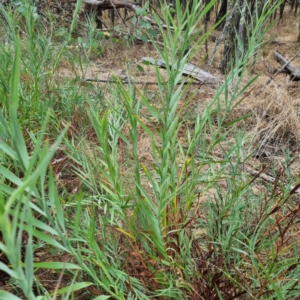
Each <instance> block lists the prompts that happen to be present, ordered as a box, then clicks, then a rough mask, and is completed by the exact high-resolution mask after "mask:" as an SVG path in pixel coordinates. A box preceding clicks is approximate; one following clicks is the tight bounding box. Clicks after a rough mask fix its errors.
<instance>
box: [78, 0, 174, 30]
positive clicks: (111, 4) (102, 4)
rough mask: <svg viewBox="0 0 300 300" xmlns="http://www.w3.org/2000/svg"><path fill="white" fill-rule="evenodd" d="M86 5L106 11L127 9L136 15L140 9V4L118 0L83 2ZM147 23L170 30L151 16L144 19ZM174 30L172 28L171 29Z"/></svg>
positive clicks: (86, 0) (87, 0)
mask: <svg viewBox="0 0 300 300" xmlns="http://www.w3.org/2000/svg"><path fill="white" fill-rule="evenodd" d="M82 2H83V3H84V4H87V5H92V6H97V7H98V8H100V9H101V10H106V9H116V8H127V9H128V10H131V11H133V12H134V13H135V14H136V11H137V10H138V9H139V8H140V7H139V4H138V3H136V2H127V1H116V0H103V1H97V0H83V1H82ZM142 18H143V19H144V20H145V21H147V22H149V23H150V24H151V25H152V26H158V27H159V26H161V27H163V28H165V29H166V28H168V27H167V25H165V24H163V23H162V22H161V23H160V24H157V22H156V21H155V20H154V19H153V18H152V17H150V16H145V17H142ZM171 29H172V28H171Z"/></svg>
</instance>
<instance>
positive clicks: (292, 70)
mask: <svg viewBox="0 0 300 300" xmlns="http://www.w3.org/2000/svg"><path fill="white" fill-rule="evenodd" d="M275 59H276V60H277V61H278V62H279V63H280V64H281V65H282V66H283V69H282V71H284V72H286V73H288V74H289V75H290V78H291V80H292V81H299V80H300V68H297V67H295V66H294V65H292V64H291V63H290V61H288V60H287V59H285V58H284V57H283V56H282V55H281V54H280V53H278V52H275Z"/></svg>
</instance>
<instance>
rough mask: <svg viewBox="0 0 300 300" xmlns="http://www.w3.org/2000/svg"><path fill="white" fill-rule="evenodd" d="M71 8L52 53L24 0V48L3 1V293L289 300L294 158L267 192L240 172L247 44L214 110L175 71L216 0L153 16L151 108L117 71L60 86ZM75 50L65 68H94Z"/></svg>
mask: <svg viewBox="0 0 300 300" xmlns="http://www.w3.org/2000/svg"><path fill="white" fill-rule="evenodd" d="M80 4H81V3H80V1H79V2H78V3H77V6H76V9H75V12H74V18H73V22H72V24H71V28H70V31H69V34H68V36H67V38H66V41H65V43H63V44H62V45H61V44H59V43H58V42H56V41H55V39H53V36H52V34H49V35H47V34H45V36H42V34H41V33H42V32H41V31H39V30H38V25H39V23H38V22H39V21H38V20H35V19H34V16H35V15H34V12H35V11H34V10H32V6H31V5H30V4H29V2H26V5H25V11H24V10H21V12H23V14H24V15H23V16H21V17H20V20H25V21H26V22H25V23H26V25H23V26H25V27H24V30H25V32H26V33H27V35H26V36H25V37H23V38H22V39H20V38H19V37H18V34H16V26H15V25H16V24H15V22H18V21H13V20H12V18H11V16H10V14H13V13H15V14H17V12H13V11H11V12H7V10H5V9H4V8H2V16H5V20H6V24H7V32H8V33H9V34H10V36H11V43H12V44H13V47H12V49H13V51H12V52H13V53H10V52H9V51H6V52H4V53H6V54H5V57H4V58H5V60H6V61H4V62H1V70H2V71H0V76H1V78H0V79H1V80H0V82H1V90H0V92H1V95H2V96H3V97H2V98H1V99H3V102H2V103H1V104H2V107H3V112H2V113H1V115H0V121H1V125H2V129H1V130H2V132H1V136H2V137H3V138H2V139H0V148H1V167H0V174H1V182H0V184H1V189H0V190H1V193H0V200H1V201H0V214H1V217H0V230H1V240H0V249H1V257H0V259H1V262H0V271H1V272H2V273H1V274H2V275H3V277H5V278H6V280H5V282H6V283H8V282H9V279H10V285H8V284H7V285H6V286H5V288H4V289H3V290H1V291H0V298H1V297H2V299H8V298H11V299H21V298H24V297H25V298H28V299H56V298H58V297H61V299H70V298H71V299H73V298H75V297H79V298H80V299H109V298H111V299H150V298H157V299H172V298H174V299H234V298H239V299H251V298H253V299H258V298H259V299H272V298H276V299H296V297H297V295H298V294H299V279H298V278H299V267H298V261H299V249H298V246H297V245H298V242H299V234H298V228H297V218H298V211H299V204H298V203H297V202H296V200H297V199H296V196H295V195H296V193H297V191H298V185H296V186H292V185H291V182H292V175H291V172H290V169H289V168H290V165H291V159H290V156H289V155H287V156H286V167H285V168H283V169H282V170H273V171H272V172H273V174H272V175H273V177H274V178H275V179H274V181H273V183H272V184H268V183H265V182H262V181H261V179H260V177H261V176H260V175H261V174H262V173H258V174H257V175H256V176H255V177H254V178H253V177H251V176H248V175H247V173H245V171H244V170H245V168H246V167H247V164H249V163H250V161H251V145H249V143H248V140H249V138H248V137H247V135H246V133H245V132H238V131H237V128H238V127H237V124H238V122H239V121H240V120H241V119H243V118H245V117H242V118H238V119H232V117H231V113H232V111H233V109H234V108H235V106H237V105H238V103H240V102H241V99H242V98H243V97H244V94H245V91H247V90H248V88H249V87H250V86H251V84H252V83H253V80H254V79H250V80H247V81H246V80H245V77H244V76H246V75H245V72H241V70H242V68H243V66H245V65H246V63H247V62H248V61H249V59H250V58H251V57H252V56H253V55H254V54H255V53H256V43H257V36H255V37H253V39H251V37H250V39H249V47H248V49H247V51H245V53H244V55H243V58H242V59H240V60H237V61H236V62H235V64H234V65H233V68H232V71H231V72H230V74H229V75H228V76H227V77H226V79H225V82H224V83H223V84H222V85H221V86H220V87H218V89H217V91H216V93H215V96H214V97H213V98H212V99H211V101H210V102H209V103H208V104H206V106H205V107H203V106H201V105H200V104H198V103H196V104H195V103H193V102H194V101H195V96H196V95H197V94H196V92H197V91H193V92H192V93H191V92H190V90H191V86H189V85H185V84H184V82H183V76H182V68H183V65H184V64H185V63H188V62H189V61H190V60H191V58H192V57H193V51H194V50H193V49H197V48H200V47H201V45H202V44H203V43H204V42H205V39H206V38H207V37H206V36H200V37H199V35H197V34H195V32H197V30H198V28H199V27H200V26H201V21H202V20H203V17H204V16H205V14H206V13H207V12H208V10H209V9H210V7H211V6H212V5H213V2H211V3H210V4H209V5H208V6H206V7H203V5H202V3H199V2H197V1H193V2H192V4H191V5H192V6H191V7H190V9H189V8H187V9H186V10H185V11H184V12H182V10H181V8H180V3H179V1H176V5H175V11H172V10H163V11H164V20H165V22H166V24H167V29H166V30H165V28H164V27H163V26H162V25H160V27H159V29H158V31H159V33H160V34H161V36H162V42H160V43H158V42H157V40H156V36H154V35H152V36H151V35H150V36H149V39H150V40H151V41H152V44H153V46H154V48H155V49H156V51H157V52H158V53H159V55H160V56H161V58H163V59H164V60H165V62H166V74H167V79H165V78H164V77H163V76H162V74H161V73H160V71H159V69H158V68H156V69H155V74H156V80H157V83H158V90H155V91H154V97H153V98H151V99H149V97H148V95H149V91H145V90H144V89H142V88H139V87H138V86H136V85H134V84H133V83H130V82H129V84H128V85H126V86H125V85H124V83H123V82H122V81H121V80H120V79H118V78H117V77H116V78H115V81H116V83H115V85H113V86H111V87H108V88H103V87H102V86H101V85H100V84H87V83H82V82H81V81H80V80H79V79H78V78H73V79H69V80H67V79H64V80H61V81H59V76H58V69H59V66H60V64H61V63H62V62H63V61H64V59H66V57H68V56H67V53H70V52H68V51H70V49H71V48H68V47H69V46H70V45H72V33H73V32H74V30H75V28H76V23H77V14H78V11H79V7H80ZM26 9H27V10H26ZM199 11H201V13H200V14H199V13H198V12H199ZM174 12H175V14H174ZM174 15H176V21H175V20H174ZM35 22H36V23H35ZM157 23H158V24H161V23H160V22H159V19H158V18H157ZM260 25H261V24H258V25H257V26H260ZM18 26H21V23H18ZM21 28H23V27H21ZM36 28H37V29H36ZM35 29H36V30H35ZM46 33H47V32H46ZM261 38H262V37H261ZM91 39H92V38H91ZM46 41H47V42H46ZM80 41H82V40H80ZM40 43H41V44H40ZM43 43H44V44H43ZM42 44H43V45H44V46H42ZM91 45H93V43H92V44H91ZM190 46H193V48H192V50H190V49H191V48H190ZM83 50H84V55H86V56H85V59H84V60H83V59H81V58H80V59H79V57H78V56H76V55H75V54H76V52H74V53H75V54H74V56H73V62H72V65H73V67H74V68H76V67H78V68H80V69H81V71H82V73H83V74H85V73H84V72H83V70H89V65H90V64H91V63H92V61H91V60H90V59H91V57H89V56H88V52H87V51H85V50H86V49H83ZM23 51H24V52H23ZM26 51H27V52H26ZM22 53H31V55H29V56H27V55H26V57H23V55H22ZM41 53H46V55H47V57H44V60H42V61H41V62H40V63H39V61H38V57H39V55H41ZM54 57H55V58H54ZM74 58H76V59H77V60H74ZM12 62H13V63H12ZM139 68H140V69H141V66H139ZM145 68H146V67H145ZM8 71H10V72H8ZM6 72H8V73H9V74H11V75H10V76H9V78H7V77H5V75H4V74H5V73H6ZM45 74H48V77H47V78H46V79H45V77H44V75H45ZM239 74H242V76H241V77H239V76H238V75H239ZM25 75H26V76H25ZM31 81H32V84H30V82H31ZM245 81H246V83H244V82H245ZM58 84H59V85H58ZM29 99H31V100H32V102H30V101H29ZM57 99H59V101H58V100H57ZM42 100H43V101H42ZM189 105H195V108H196V109H197V113H195V112H192V113H186V112H187V111H189V110H188V109H187V108H188V106H189ZM198 112H199V113H198ZM35 116H38V117H35ZM64 127H65V129H63V130H62V128H64ZM145 158H146V159H145ZM264 172H266V170H264ZM46 281H48V282H49V281H50V282H51V283H52V285H50V286H47V285H46V284H45V282H46ZM11 287H13V288H14V289H12V288H11Z"/></svg>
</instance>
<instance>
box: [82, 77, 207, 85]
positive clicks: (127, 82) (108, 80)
mask: <svg viewBox="0 0 300 300" xmlns="http://www.w3.org/2000/svg"><path fill="white" fill-rule="evenodd" d="M84 81H85V82H103V83H118V82H119V81H116V80H110V79H95V78H86V79H84ZM121 82H122V83H125V84H149V85H158V83H157V82H153V81H134V80H121ZM179 84H183V85H188V84H190V85H201V84H203V82H188V81H184V82H182V81H181V82H178V83H177V85H179Z"/></svg>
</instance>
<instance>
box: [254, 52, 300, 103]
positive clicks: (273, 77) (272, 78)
mask: <svg viewBox="0 0 300 300" xmlns="http://www.w3.org/2000/svg"><path fill="white" fill-rule="evenodd" d="M299 54H300V50H299V51H298V52H297V53H296V54H295V55H294V56H293V57H292V58H291V59H290V60H289V61H288V62H287V63H286V64H285V65H283V66H282V67H281V68H280V69H279V70H277V72H276V73H275V74H274V75H273V76H271V77H270V78H269V79H268V81H267V82H266V83H265V84H264V86H263V87H262V88H261V89H260V90H259V91H258V92H257V94H256V95H255V96H254V97H257V96H258V95H259V94H260V93H261V92H262V91H263V90H264V88H265V87H266V86H267V85H268V84H269V83H270V82H271V81H272V80H274V79H275V77H276V76H277V75H278V74H279V73H281V72H282V71H283V70H284V69H285V67H287V66H288V64H289V63H291V62H292V61H293V60H294V59H295V58H296V56H298V55H299Z"/></svg>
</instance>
